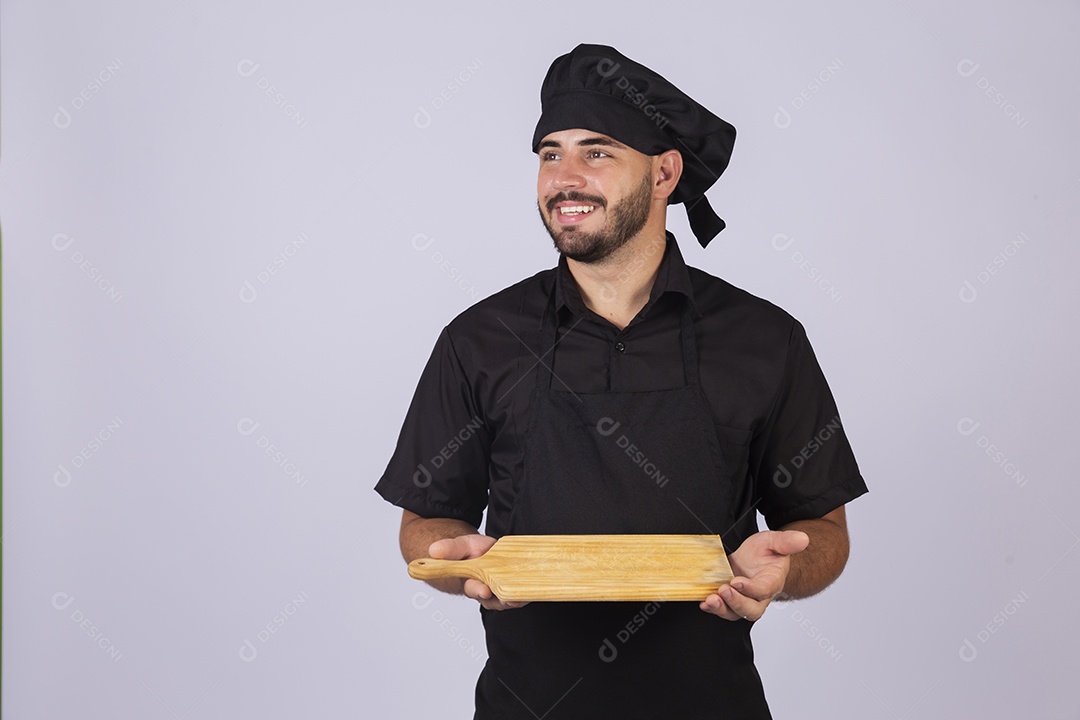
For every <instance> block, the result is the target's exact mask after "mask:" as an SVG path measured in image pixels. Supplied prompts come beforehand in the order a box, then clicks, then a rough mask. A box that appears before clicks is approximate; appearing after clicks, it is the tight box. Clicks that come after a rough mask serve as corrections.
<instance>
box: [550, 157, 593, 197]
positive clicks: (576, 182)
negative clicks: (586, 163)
mask: <svg viewBox="0 0 1080 720" xmlns="http://www.w3.org/2000/svg"><path fill="white" fill-rule="evenodd" d="M581 169H582V168H581V163H580V161H578V160H577V159H576V158H574V157H564V158H563V159H561V160H560V161H559V163H558V165H557V166H556V167H555V168H554V169H553V170H552V175H551V187H552V188H554V189H555V190H573V189H579V188H582V187H584V186H585V176H584V175H583V174H582V172H581Z"/></svg>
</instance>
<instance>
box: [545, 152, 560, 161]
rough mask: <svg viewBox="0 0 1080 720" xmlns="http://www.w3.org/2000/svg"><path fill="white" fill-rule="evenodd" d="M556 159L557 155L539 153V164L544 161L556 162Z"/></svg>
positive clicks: (553, 153)
mask: <svg viewBox="0 0 1080 720" xmlns="http://www.w3.org/2000/svg"><path fill="white" fill-rule="evenodd" d="M558 157H559V155H558V153H555V152H552V151H550V150H548V151H547V152H542V153H540V162H544V161H546V160H556V159H558Z"/></svg>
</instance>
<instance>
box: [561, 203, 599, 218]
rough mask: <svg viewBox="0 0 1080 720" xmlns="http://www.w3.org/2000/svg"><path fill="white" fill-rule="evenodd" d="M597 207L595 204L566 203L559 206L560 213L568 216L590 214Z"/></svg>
mask: <svg viewBox="0 0 1080 720" xmlns="http://www.w3.org/2000/svg"><path fill="white" fill-rule="evenodd" d="M595 209H596V206H595V205H564V206H562V207H560V208H559V214H560V215H564V216H566V217H577V216H579V215H588V214H589V213H591V212H592V211H593V210H595Z"/></svg>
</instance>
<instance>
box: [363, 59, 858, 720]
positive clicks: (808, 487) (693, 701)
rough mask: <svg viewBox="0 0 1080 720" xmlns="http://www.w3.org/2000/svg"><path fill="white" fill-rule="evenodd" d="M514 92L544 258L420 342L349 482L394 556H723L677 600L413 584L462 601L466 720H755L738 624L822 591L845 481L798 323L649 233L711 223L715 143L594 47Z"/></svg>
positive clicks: (756, 691)
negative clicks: (507, 549)
mask: <svg viewBox="0 0 1080 720" xmlns="http://www.w3.org/2000/svg"><path fill="white" fill-rule="evenodd" d="M540 99H541V116H540V119H539V122H538V123H537V126H536V130H535V132H534V133H533V138H532V149H533V151H534V152H535V153H537V155H538V159H539V171H538V175H537V208H538V210H539V214H540V218H541V220H542V221H543V223H544V226H545V227H546V228H547V230H548V232H549V234H550V235H551V237H552V240H553V241H554V244H555V248H556V249H557V250H558V252H559V261H558V265H557V267H555V268H553V269H549V270H544V271H542V272H539V273H537V274H536V275H534V276H532V277H530V278H527V279H525V280H522V281H520V282H518V283H517V284H514V285H512V286H510V287H508V288H506V289H504V290H502V291H500V292H498V293H495V294H494V295H492V296H490V297H488V298H486V299H484V300H482V301H480V302H478V303H477V304H476V305H474V306H472V307H470V308H469V309H467V310H465V311H464V312H462V313H461V314H460V315H458V316H457V317H456V318H454V319H453V320H452V321H451V322H450V323H449V325H447V326H446V327H445V328H444V329H443V331H442V332H441V334H440V335H439V338H438V340H437V341H436V343H435V348H434V351H433V352H432V355H431V358H430V360H429V361H428V364H427V366H426V368H425V369H424V371H423V374H422V376H421V378H420V382H419V384H418V386H417V389H416V392H415V395H414V397H413V401H412V404H411V406H410V408H409V410H408V414H407V416H406V418H405V422H404V426H403V427H402V430H401V434H400V437H399V439H398V444H397V447H396V449H395V451H394V454H393V456H392V458H391V460H390V462H389V464H388V466H387V468H386V472H385V473H384V474H383V476H382V478H381V479H380V480H379V481H378V484H377V485H376V488H375V489H376V491H377V492H378V493H379V494H380V495H381V496H382V497H383V498H384V499H386V500H387V501H389V502H391V503H393V504H395V505H397V506H399V507H401V508H402V509H403V514H402V522H401V530H400V542H401V549H402V553H403V554H404V556H405V559H406V561H411V560H413V559H415V558H418V557H425V556H430V557H436V558H448V559H465V558H472V557H478V556H480V555H482V554H483V553H484V552H485V551H486V550H487V549H488V548H490V547H491V545H492V544H493V543H494V542H495V540H496V539H498V538H499V537H501V536H503V535H508V534H513V535H522V534H551V533H560V534H561V533H585V534H592V533H646V534H649V533H680V534H681V533H687V534H705V533H708V534H714V535H720V536H721V538H722V540H723V542H724V546H725V548H726V549H727V551H728V553H729V556H730V562H731V565H732V569H733V572H734V574H735V577H734V578H733V579H732V580H731V582H730V583H727V584H725V585H723V586H721V587H718V588H716V591H715V592H713V593H711V594H709V595H708V596H707V597H703V598H701V601H700V603H694V602H667V603H640V602H638V603H635V602H611V603H603V602H596V603H587V602H580V603H579V602H569V603H567V602H550V603H545V602H533V603H514V602H504V601H502V600H500V599H499V598H498V597H496V596H494V595H493V593H492V592H491V589H490V588H488V587H487V586H486V585H484V584H483V583H481V582H479V581H477V580H464V581H463V580H461V579H443V580H435V581H431V584H432V585H434V586H435V587H437V588H439V589H441V590H445V591H447V592H451V593H459V594H461V593H463V594H465V595H467V596H468V597H470V598H473V599H475V600H476V601H478V603H479V605H480V608H481V609H480V612H481V615H482V619H483V623H484V628H485V632H486V637H487V649H488V656H489V659H488V661H487V664H486V665H485V667H484V670H483V672H482V673H481V675H480V678H479V681H478V683H477V687H476V715H475V717H476V718H478V719H488V718H491V719H495V718H498V719H499V720H508V719H510V718H530V719H532V720H535V718H538V717H542V718H545V719H546V720H558V719H559V718H605V717H612V718H614V717H618V718H681V719H689V718H717V717H730V718H740V720H747V719H752V718H768V717H770V715H769V709H768V705H767V703H766V700H765V694H764V691H763V688H762V683H761V680H760V678H759V675H758V672H757V670H756V668H755V667H754V662H753V649H752V646H751V642H750V631H751V628H752V627H753V624H754V622H756V621H757V620H758V619H760V618H761V617H762V614H763V613H764V612H765V611H766V609H767V608H768V607H769V605H770V603H771V602H772V601H773V600H774V599H776V598H777V597H783V598H799V597H806V596H809V595H812V594H814V593H817V592H820V591H821V590H822V589H824V588H825V587H826V586H827V585H829V584H830V583H831V582H832V581H833V580H835V579H836V578H837V576H838V575H839V574H840V572H841V571H842V570H843V568H844V565H845V563H846V561H847V556H848V535H847V526H846V521H845V504H846V503H847V502H848V501H850V500H853V499H854V498H856V497H858V496H860V495H862V494H863V493H865V492H866V485H865V483H864V481H863V479H862V477H861V475H860V473H859V469H858V466H857V464H856V461H855V457H854V455H853V453H852V450H851V447H850V445H849V443H848V440H847V437H846V435H845V433H844V430H843V426H842V424H841V422H840V416H839V413H838V411H837V408H836V405H835V403H834V400H833V397H832V394H831V392H830V391H829V387H828V385H827V383H826V381H825V377H824V375H823V373H822V371H821V368H820V367H819V365H818V362H817V360H816V359H815V356H814V353H813V350H812V349H811V346H810V343H809V341H808V340H807V337H806V333H805V331H804V329H803V327H802V325H801V324H800V323H799V322H798V321H797V320H795V319H794V318H792V317H791V316H790V315H789V314H788V313H786V312H785V311H783V310H781V309H780V308H778V307H776V306H775V305H772V304H771V303H769V302H767V301H765V300H762V299H759V298H757V297H754V296H753V295H750V294H749V293H747V292H744V291H742V290H740V289H738V288H736V287H734V286H732V285H730V284H729V283H727V282H725V281H724V280H721V279H719V278H717V277H714V276H712V275H709V274H707V273H705V272H703V271H701V270H698V269H696V268H693V267H690V266H688V265H687V264H686V263H685V262H684V260H683V256H682V253H681V251H680V249H679V246H678V244H677V242H676V239H675V237H674V235H673V234H672V233H671V232H669V231H668V230H667V229H666V214H667V206H668V205H669V204H678V203H681V204H683V205H684V206H685V208H686V212H687V215H688V218H689V223H690V228H691V230H692V231H693V233H694V235H695V237H696V238H697V240H698V242H699V243H700V244H701V245H702V246H703V247H704V246H705V245H707V244H708V243H709V241H710V240H712V239H713V238H714V237H715V236H716V235H717V233H719V232H720V231H721V230H722V229H723V228H724V222H723V221H722V220H721V219H720V218H719V217H718V216H717V215H716V213H715V212H714V211H713V209H712V208H711V206H710V204H709V201H708V200H707V199H706V198H705V195H704V194H705V191H706V190H707V189H709V188H710V187H711V186H712V185H713V183H714V182H715V181H716V180H717V178H718V177H719V176H720V174H721V173H723V171H724V170H725V168H726V167H727V165H728V160H729V158H730V155H731V150H732V147H733V145H734V140H735V128H734V127H732V126H731V125H730V124H728V123H727V122H725V121H724V120H721V119H720V118H718V117H717V116H716V115H714V114H713V113H712V112H710V111H709V110H708V109H706V108H705V107H703V106H702V105H700V104H699V103H697V102H695V101H694V100H693V99H691V98H690V97H689V96H688V95H686V94H685V93H684V92H682V91H681V90H679V89H678V88H676V87H675V86H674V85H672V84H671V83H670V82H668V81H667V80H666V79H664V78H663V77H661V76H660V75H659V74H657V73H656V72H654V71H652V70H650V69H649V68H647V67H644V66H643V65H641V64H639V63H637V62H634V61H633V60H631V59H629V58H627V57H625V56H624V55H622V54H621V53H619V52H618V51H616V50H615V49H613V48H610V47H606V46H602V45H579V46H578V47H576V48H575V49H574V50H573V51H571V52H570V53H568V54H566V55H563V56H561V57H559V58H557V59H556V60H555V61H554V63H553V64H552V65H551V68H550V69H549V71H548V74H547V77H546V78H545V80H544V83H543V86H542V87H541V91H540ZM485 512H486V518H485V517H484V513H485ZM758 514H760V515H761V516H762V518H763V519H764V521H765V523H766V525H767V527H768V528H769V529H768V530H763V531H759V528H758V519H757V518H758ZM482 520H483V527H484V530H483V532H482V533H481V532H480V530H479V528H480V527H481V524H482ZM789 682H797V680H796V679H789Z"/></svg>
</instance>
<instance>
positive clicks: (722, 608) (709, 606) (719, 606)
mask: <svg viewBox="0 0 1080 720" xmlns="http://www.w3.org/2000/svg"><path fill="white" fill-rule="evenodd" d="M698 607H699V608H701V609H702V610H704V611H705V612H707V613H710V614H712V615H716V616H717V617H722V618H724V619H725V620H739V619H741V616H740V615H738V614H736V613H735V611H734V610H732V609H731V608H729V607H728V605H727V603H725V602H724V599H723V598H721V597H720V596H719V595H718V594H716V593H713V594H711V595H709V597H707V598H705V599H704V600H702V601H701V604H700V605H698Z"/></svg>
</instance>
